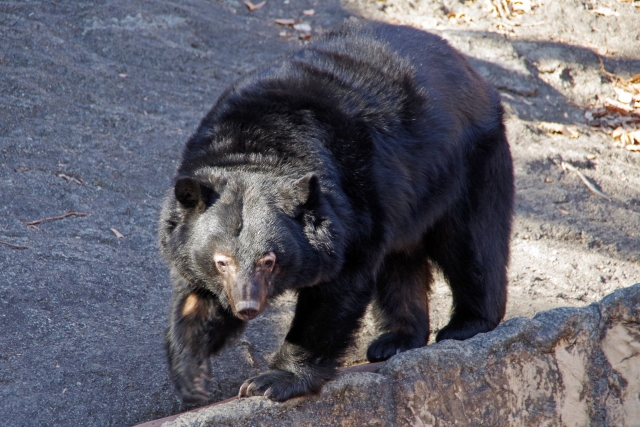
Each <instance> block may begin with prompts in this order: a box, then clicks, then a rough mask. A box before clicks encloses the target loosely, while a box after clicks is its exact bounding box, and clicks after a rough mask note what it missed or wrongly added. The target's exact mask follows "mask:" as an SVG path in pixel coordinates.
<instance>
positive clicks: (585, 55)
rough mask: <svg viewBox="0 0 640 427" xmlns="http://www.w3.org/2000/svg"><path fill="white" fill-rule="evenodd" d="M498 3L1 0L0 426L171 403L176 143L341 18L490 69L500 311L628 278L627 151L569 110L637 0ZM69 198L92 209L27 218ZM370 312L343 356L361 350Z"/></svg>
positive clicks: (632, 160) (252, 363)
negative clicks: (505, 276) (503, 217)
mask: <svg viewBox="0 0 640 427" xmlns="http://www.w3.org/2000/svg"><path fill="white" fill-rule="evenodd" d="M508 2H509V3H515V2H516V0H513V1H512V0H509V1H508ZM253 3H254V4H258V3H261V2H259V1H256V0H253ZM498 3H504V2H500V1H498V0H476V1H464V2H463V1H459V0H409V1H405V0H384V1H382V0H375V1H373V0H290V1H289V0H269V1H268V2H267V3H266V4H265V5H264V7H262V8H260V9H259V10H257V11H254V12H251V11H250V10H248V8H247V7H246V5H245V4H244V3H243V1H242V0H161V1H151V0H142V1H136V2H131V1H126V0H90V1H83V2H78V1H76V0H57V1H55V2H53V1H49V2H43V1H39V0H23V1H4V2H0V40H1V43H0V46H1V48H0V76H2V77H1V78H0V425H2V426H5V425H7V426H11V427H21V426H26V427H32V426H44V425H56V426H74V427H75V426H78V425H82V426H88V427H90V426H131V425H134V424H136V423H141V422H144V421H148V420H153V419H157V418H161V417H166V416H168V415H171V414H175V413H181V412H184V411H185V410H187V409H189V408H188V407H185V406H183V405H181V404H180V402H179V401H178V400H177V398H176V397H175V395H174V391H173V387H172V385H171V383H170V380H169V377H168V374H167V366H166V358H165V355H164V349H163V345H162V335H163V330H164V328H165V325H166V317H167V310H168V301H169V298H170V293H171V288H170V283H169V278H168V274H167V271H166V268H165V267H164V265H163V263H162V262H161V260H160V255H159V253H158V251H157V247H156V238H155V228H156V219H157V215H158V210H159V207H160V205H161V201H162V197H163V195H164V192H165V191H166V189H167V188H168V187H169V185H170V182H171V177H172V174H173V172H174V169H175V167H176V162H177V159H178V156H179V155H180V151H181V149H182V146H183V145H184V143H185V142H186V140H187V139H188V138H189V135H190V133H191V132H193V131H194V130H195V129H196V126H197V124H198V122H199V121H200V119H201V118H202V117H203V116H204V114H205V113H206V112H207V110H208V109H209V108H210V107H211V105H213V103H214V102H215V100H216V98H217V97H218V96H219V95H220V93H221V92H222V91H223V90H224V89H225V88H226V87H227V86H228V85H229V84H231V83H232V82H233V81H234V80H236V79H237V78H238V77H240V76H241V75H244V74H246V73H248V72H250V71H252V70H255V69H256V68H258V67H261V66H262V65H264V64H266V63H267V62H269V61H271V60H273V59H275V58H277V57H278V56H279V55H282V54H285V53H287V52H291V51H293V50H295V49H298V48H299V47H300V46H301V45H303V44H304V43H307V42H309V41H313V40H315V39H317V38H318V37H319V36H320V35H321V34H322V33H323V32H325V31H327V30H328V29H331V28H333V27H335V26H336V25H338V24H339V23H340V22H343V21H344V20H345V19H362V18H373V19H380V20H385V21H388V22H395V23H403V24H407V25H413V26H415V27H417V28H422V29H425V30H428V31H432V32H436V33H437V34H440V35H442V36H443V37H445V38H447V39H448V40H449V41H450V42H451V43H452V44H453V45H454V46H456V47H457V48H458V49H460V50H461V51H462V52H463V54H465V55H467V56H468V57H469V58H470V60H471V62H472V64H473V66H474V67H477V68H478V70H479V71H480V72H481V73H482V74H483V75H484V76H485V77H486V78H487V79H489V80H491V81H492V82H494V83H495V84H496V85H497V86H498V87H499V90H500V93H501V95H502V99H503V103H504V105H505V108H506V110H507V112H508V118H507V130H508V132H509V140H510V143H511V146H512V152H513V158H514V163H515V171H516V187H517V200H516V217H515V221H514V233H513V239H512V246H511V248H512V251H511V253H512V255H511V265H510V268H509V304H508V308H507V316H506V318H507V319H510V318H513V317H519V316H527V317H532V316H533V315H534V314H535V313H537V312H540V311H543V310H548V309H551V308H555V307H560V306H585V305H588V304H589V303H593V302H596V301H598V300H600V299H601V298H602V297H604V296H605V295H607V294H609V293H611V292H613V291H614V290H616V289H619V288H624V287H628V286H630V285H631V284H633V283H635V282H638V281H639V278H640V258H639V257H640V238H639V237H638V236H639V235H640V234H639V233H640V174H639V173H638V170H640V153H636V152H631V151H627V150H625V149H623V148H616V147H614V146H613V145H612V140H611V137H610V136H609V135H606V134H604V133H601V132H599V131H597V130H594V129H593V128H590V127H589V126H588V125H587V124H586V123H585V116H584V109H585V108H586V107H588V106H589V105H590V104H591V103H592V102H593V101H594V99H596V97H599V99H604V98H606V97H614V98H615V92H614V89H615V88H614V83H615V81H617V80H616V79H617V78H621V79H627V78H629V77H631V76H632V75H634V74H636V73H638V72H639V70H640V55H639V52H640V39H639V38H638V31H637V26H638V25H637V23H638V17H639V16H640V8H638V7H635V6H636V5H637V4H638V1H635V2H630V1H626V2H625V1H618V0H598V1H597V2H596V1H595V0H567V1H555V2H554V1H546V0H545V1H543V0H532V1H531V2H530V3H531V4H532V10H531V11H529V12H527V13H525V14H522V15H519V16H518V17H514V18H513V19H511V18H507V19H506V20H503V19H502V18H500V17H496V16H494V15H495V14H494V13H492V11H491V5H492V4H498ZM522 3H527V2H522ZM606 11H608V12H606ZM605 12H606V16H605V15H603V13H605ZM281 18H287V19H294V20H296V22H299V23H301V24H305V25H309V26H310V27H311V29H312V30H311V32H310V33H308V32H306V31H298V30H297V29H295V28H292V27H284V26H282V25H279V24H277V23H276V22H275V20H276V19H281ZM467 18H468V19H467ZM303 26H304V25H303ZM309 37H310V38H309ZM612 76H613V77H612ZM545 123H547V124H546V125H545ZM549 123H551V124H553V125H555V126H558V125H561V126H565V127H567V129H568V130H569V131H568V130H567V129H565V130H564V131H563V132H562V133H557V132H555V131H552V132H550V131H549V130H548V125H549ZM575 132H577V133H578V134H579V135H578V137H577V138H574V133H575ZM562 161H565V162H569V163H571V164H573V165H574V166H575V167H576V168H578V169H579V170H581V171H582V173H583V174H584V175H585V176H586V177H587V178H588V179H589V180H591V181H592V182H593V183H594V184H595V185H597V186H599V188H600V189H601V190H602V191H603V192H604V193H606V194H608V195H609V196H611V197H612V199H611V200H605V199H603V198H598V197H596V196H594V195H592V194H590V192H589V190H587V189H586V187H585V186H584V185H583V183H582V182H581V180H580V179H579V178H578V176H577V175H576V174H575V173H573V172H570V171H566V170H563V169H562V168H561V167H560V166H559V165H560V163H561V162H562ZM69 211H76V212H80V213H86V214H88V215H87V216H70V217H67V218H65V219H62V220H57V221H45V222H42V223H40V224H37V225H35V227H32V226H28V225H26V223H27V222H29V221H33V220H38V219H44V218H50V217H55V216H59V215H62V214H65V213H68V212H69ZM111 229H114V230H116V231H117V232H118V233H120V235H121V236H122V237H119V236H118V234H116V233H115V232H113V231H112V230H111ZM292 307H293V298H292V297H291V296H290V295H289V296H287V297H285V298H283V299H281V300H279V301H277V302H276V303H275V304H274V305H273V306H272V307H270V310H268V311H266V312H265V313H264V315H262V316H260V317H259V318H257V319H255V320H254V321H252V322H251V324H250V325H249V328H248V329H247V331H246V333H245V334H244V335H242V336H241V337H240V340H239V341H238V343H237V344H236V345H234V346H231V347H230V348H228V349H226V350H225V351H224V352H223V353H222V354H220V355H219V356H218V357H216V358H214V359H213V368H214V376H215V382H214V383H213V384H212V385H211V391H212V400H211V401H212V402H214V401H219V400H222V399H224V398H227V397H229V396H233V395H234V394H235V393H236V392H237V391H238V387H239V386H240V384H241V383H242V381H243V380H244V379H246V378H248V377H250V376H253V375H255V374H256V373H258V372H259V371H261V370H264V369H265V368H266V366H267V363H268V360H269V357H270V355H271V354H273V352H274V351H275V350H276V349H277V346H278V345H279V343H280V342H281V341H282V338H283V336H284V334H285V333H286V329H287V326H288V323H289V321H290V319H291V315H292ZM430 310H431V319H432V322H431V326H432V336H434V335H435V333H436V332H437V331H438V329H439V328H440V327H442V326H443V325H444V324H446V322H447V320H448V318H449V312H450V292H449V290H448V288H447V286H446V284H445V283H444V282H443V280H442V279H441V277H439V278H438V279H437V281H436V283H435V286H434V292H433V297H432V303H431V306H430ZM371 326H372V325H371V322H369V321H367V322H365V329H364V331H363V333H361V335H360V336H359V337H358V344H359V345H358V346H357V348H355V349H354V351H353V352H352V353H350V354H349V358H348V360H347V361H346V363H347V364H353V363H357V362H361V361H363V360H364V350H365V349H366V346H367V345H368V343H369V342H370V340H371V339H372V337H374V336H375V330H374V329H373V328H372V327H371ZM436 348H438V347H436ZM629 360H631V359H629ZM621 369H622V370H624V365H623V367H622V368H621ZM353 375H355V374H349V378H352V377H353ZM377 375H378V374H362V375H361V378H362V379H361V380H359V381H365V379H366V378H379V376H377ZM342 381H344V380H343V379H340V380H339V381H337V382H335V383H333V384H331V385H329V386H328V388H327V391H326V392H329V391H330V390H334V387H338V389H335V390H340V389H339V385H340V384H342ZM372 381H373V380H372ZM376 381H378V380H376ZM376 381H373V382H370V383H367V384H372V387H374V386H375V387H381V386H379V385H378V386H376V384H378V383H377V382H376ZM372 387H369V388H372ZM375 387H374V388H373V390H377V389H375ZM385 390H387V391H386V392H385V393H387V392H388V389H385ZM355 392H356V391H353V393H355ZM367 392H368V393H374V391H372V390H368V391H367ZM376 392H377V391H376ZM336 393H337V392H336ZM612 395H613V394H612ZM345 396H347V397H346V398H348V399H351V400H353V399H354V398H353V397H350V396H352V395H350V394H348V393H347V394H345ZM384 396H389V395H388V394H386V395H382V394H381V395H380V397H379V405H378V406H384V405H386V403H384V402H386V401H387V400H385V399H387V398H388V397H384ZM311 402H313V401H309V402H307V403H304V402H302V403H300V402H293V403H291V405H294V404H295V405H302V404H303V403H304V405H309V404H311ZM360 403H361V402H360V401H356V402H352V404H354V405H355V404H357V405H359V404H360ZM246 404H248V403H245V405H246ZM263 405H267V404H266V403H263ZM287 405H289V404H287ZM318 405H321V403H318ZM378 406H376V407H378ZM283 407H285V406H278V407H277V408H275V409H272V411H278V410H280V409H278V408H283ZM319 407H320V406H319ZM327 408H328V409H326V410H324V411H325V412H322V414H327V413H330V412H331V411H332V410H333V407H327ZM317 410H318V411H319V412H318V417H317V418H320V417H319V415H320V414H321V412H320V411H321V410H320V409H317ZM368 411H369V412H370V413H371V414H375V412H372V411H371V410H368ZM355 414H356V412H355V411H354V413H353V414H352V415H353V416H355ZM394 417H395V415H394ZM330 420H331V418H327V421H326V422H327V424H329V423H330ZM374 420H375V417H373V416H372V417H371V422H374ZM383 420H388V419H387V418H384V419H383ZM385 422H387V421H385Z"/></svg>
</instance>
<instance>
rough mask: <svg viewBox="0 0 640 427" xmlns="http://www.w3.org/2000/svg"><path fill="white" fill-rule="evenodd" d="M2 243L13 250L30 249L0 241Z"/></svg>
mask: <svg viewBox="0 0 640 427" xmlns="http://www.w3.org/2000/svg"><path fill="white" fill-rule="evenodd" d="M0 243H2V244H3V245H7V246H9V247H10V248H13V249H29V246H22V245H14V244H13V243H9V242H4V241H2V240H0Z"/></svg>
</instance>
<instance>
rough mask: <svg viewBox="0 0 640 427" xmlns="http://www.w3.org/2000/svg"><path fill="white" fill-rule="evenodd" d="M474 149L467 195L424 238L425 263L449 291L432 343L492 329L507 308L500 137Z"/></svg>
mask: <svg viewBox="0 0 640 427" xmlns="http://www.w3.org/2000/svg"><path fill="white" fill-rule="evenodd" d="M487 146H488V147H489V148H487V149H485V150H484V152H483V151H481V150H478V152H477V153H476V154H475V156H474V161H473V163H472V164H471V165H470V170H469V175H470V176H469V178H468V180H469V182H470V186H469V188H468V192H467V194H466V195H465V196H464V197H463V198H462V199H461V200H460V202H459V203H458V205H457V206H455V208H454V209H452V210H451V211H450V213H449V214H448V215H447V217H446V218H445V219H443V220H442V222H441V223H440V224H438V225H437V226H436V227H434V229H433V230H432V232H430V233H429V234H428V235H427V236H426V240H425V247H426V248H427V250H428V251H429V256H430V258H431V259H433V260H435V261H436V263H437V264H439V265H440V267H441V268H442V272H443V273H444V276H445V278H446V279H447V281H448V282H449V286H450V287H451V293H452V296H453V312H452V315H451V320H450V321H449V323H448V324H447V325H446V326H445V327H444V328H442V330H440V332H438V334H437V336H436V341H441V340H444V339H455V340H464V339H467V338H471V337H472V336H474V335H476V334H478V333H481V332H488V331H491V330H493V329H494V328H495V327H496V326H498V324H499V323H500V321H501V320H502V318H503V317H504V313H505V308H506V304H507V263H508V259H509V239H510V234H511V216H512V210H513V192H514V190H513V171H512V166H511V155H510V153H509V147H508V144H507V141H506V138H505V137H504V135H500V136H499V137H497V138H496V139H495V140H493V141H491V142H490V143H488V144H487Z"/></svg>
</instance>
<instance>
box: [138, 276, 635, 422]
mask: <svg viewBox="0 0 640 427" xmlns="http://www.w3.org/2000/svg"><path fill="white" fill-rule="evenodd" d="M367 369H375V372H354V369H353V368H352V369H351V370H350V371H349V370H347V371H346V372H343V373H342V374H341V375H340V376H339V377H338V379H336V380H335V381H333V382H331V383H329V384H328V385H327V386H326V387H325V388H324V390H323V392H322V393H321V394H320V395H319V396H315V397H310V398H299V399H293V400H291V401H288V402H285V403H283V404H278V403H273V402H271V401H267V400H266V399H264V398H258V397H255V398H247V399H240V400H238V399H234V400H232V401H230V402H228V403H223V404H218V405H212V406H209V407H205V408H202V409H200V410H197V411H193V412H190V413H185V414H183V415H180V416H177V418H175V419H171V420H169V419H164V420H157V421H155V422H153V423H154V424H151V423H147V424H145V426H149V427H151V425H156V426H158V425H162V426H164V427H178V426H180V427H196V426H198V427H204V426H239V425H243V426H288V425H291V426H294V425H295V426H314V427H316V426H345V427H346V426H389V427H391V426H442V427H444V426H453V425H495V426H497V425H500V426H539V425H551V426H555V425H563V426H587V425H599V426H614V425H615V426H640V283H639V284H636V285H634V286H631V287H629V288H626V289H621V290H618V291H616V292H614V293H612V294H611V295H609V296H607V297H605V298H604V299H603V300H602V301H600V302H599V303H595V304H592V305H590V306H588V307H584V308H558V309H554V310H550V311H546V312H543V313H540V314H538V315H536V316H535V317H534V318H533V319H526V318H516V319H511V320H509V321H507V322H505V323H503V324H502V325H500V326H499V327H498V328H497V329H496V330H495V331H493V332H490V333H487V334H481V335H478V336H476V337H474V338H472V339H470V340H467V341H464V342H457V341H444V342H441V343H438V344H434V345H430V346H428V347H424V348H421V349H417V350H412V351H408V352H406V353H402V354H400V355H398V356H396V357H393V358H392V359H390V360H389V361H387V362H386V363H383V364H379V365H377V366H364V367H361V368H357V369H355V371H357V370H367ZM172 418H173V417H172ZM165 421H166V422H165Z"/></svg>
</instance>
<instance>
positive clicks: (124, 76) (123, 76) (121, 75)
mask: <svg viewBox="0 0 640 427" xmlns="http://www.w3.org/2000/svg"><path fill="white" fill-rule="evenodd" d="M118 76H120V77H121V78H123V79H126V78H127V77H129V76H127V75H126V74H125V73H120V74H118Z"/></svg>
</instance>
